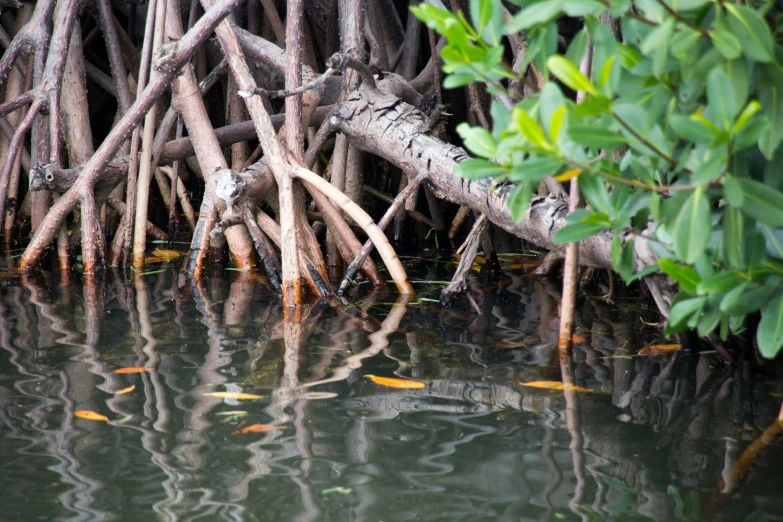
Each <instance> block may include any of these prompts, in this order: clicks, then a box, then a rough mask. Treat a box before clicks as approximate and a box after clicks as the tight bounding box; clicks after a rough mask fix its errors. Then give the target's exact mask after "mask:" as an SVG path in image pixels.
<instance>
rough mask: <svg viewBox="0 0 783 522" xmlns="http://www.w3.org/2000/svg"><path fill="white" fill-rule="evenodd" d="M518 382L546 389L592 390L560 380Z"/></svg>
mask: <svg viewBox="0 0 783 522" xmlns="http://www.w3.org/2000/svg"><path fill="white" fill-rule="evenodd" d="M519 384H521V385H522V386H528V387H530V388H544V389H546V390H569V391H578V392H591V391H593V390H591V389H590V388H582V387H581V386H576V385H573V384H566V383H564V382H560V381H531V382H520V383H519Z"/></svg>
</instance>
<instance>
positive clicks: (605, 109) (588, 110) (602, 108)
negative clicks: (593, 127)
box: [574, 96, 612, 118]
mask: <svg viewBox="0 0 783 522" xmlns="http://www.w3.org/2000/svg"><path fill="white" fill-rule="evenodd" d="M611 111H612V100H610V99H609V98H607V97H606V96H585V98H584V100H582V102H581V103H580V104H579V105H577V106H576V107H575V108H574V114H576V115H577V116H578V117H580V118H589V117H590V116H599V115H601V114H609V113H610V112H611Z"/></svg>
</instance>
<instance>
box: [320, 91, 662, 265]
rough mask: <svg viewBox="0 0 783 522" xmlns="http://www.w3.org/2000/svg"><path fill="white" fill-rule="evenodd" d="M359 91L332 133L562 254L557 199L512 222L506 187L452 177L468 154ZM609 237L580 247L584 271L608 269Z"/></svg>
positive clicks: (639, 256) (564, 210) (537, 203)
mask: <svg viewBox="0 0 783 522" xmlns="http://www.w3.org/2000/svg"><path fill="white" fill-rule="evenodd" d="M378 86H379V89H380V91H370V90H366V89H359V90H357V91H354V92H352V93H350V94H349V95H348V96H346V98H345V100H344V102H343V103H341V104H340V105H338V107H337V108H336V110H335V113H334V116H332V118H331V120H330V123H331V125H332V127H333V128H334V129H335V131H339V132H342V133H344V134H346V135H347V136H348V138H349V140H350V141H351V143H352V144H353V145H356V146H358V147H360V148H362V149H364V150H366V151H368V152H371V153H373V154H376V155H378V156H381V157H383V158H386V159H387V160H389V161H390V162H392V163H393V164H395V165H397V166H398V167H400V168H401V169H402V170H403V171H404V172H405V173H406V174H407V175H408V177H409V178H413V177H415V176H416V175H417V174H418V173H419V172H421V171H422V170H424V171H426V172H428V174H429V178H428V183H429V185H430V187H431V188H432V189H433V192H434V193H435V195H436V196H437V197H439V198H441V199H446V200H448V201H451V202H453V203H457V204H459V205H466V206H468V207H470V208H472V209H473V210H475V211H478V212H481V213H482V214H486V216H487V219H489V220H490V221H491V222H492V223H494V224H496V225H497V226H499V227H501V228H503V229H504V230H506V231H508V232H509V233H511V234H513V235H515V236H517V237H520V238H522V239H525V240H527V241H529V242H531V243H533V244H535V245H536V246H538V247H541V248H545V249H548V250H551V251H554V252H555V253H560V254H562V253H563V252H564V250H565V247H564V246H563V245H555V244H554V243H553V242H552V237H553V236H554V234H555V232H557V231H558V230H559V229H560V228H562V227H563V226H564V225H565V218H566V216H567V214H568V206H567V204H566V202H565V201H563V200H562V199H560V198H543V197H534V198H533V199H532V201H531V204H530V209H529V210H528V212H527V215H526V217H525V219H523V220H522V221H521V222H519V223H516V222H514V220H513V218H512V217H511V213H510V212H509V210H508V207H507V206H506V199H507V198H508V194H509V192H510V189H511V187H506V186H501V187H500V188H499V189H496V190H493V189H492V188H491V187H490V181H489V180H482V181H468V180H464V179H462V178H459V177H457V176H456V175H455V174H454V169H455V168H456V167H457V164H458V163H459V162H460V161H462V160H464V159H467V158H468V154H467V152H466V151H465V150H464V149H462V148H460V147H456V146H454V145H450V144H448V143H444V142H443V141H441V140H439V139H437V138H435V137H433V136H430V135H427V134H424V133H422V132H420V129H423V128H425V125H424V123H425V122H426V116H424V114H422V113H421V112H420V111H418V110H417V109H415V108H414V107H412V106H410V105H408V104H407V103H405V102H403V101H401V100H400V99H399V98H396V97H395V96H393V95H391V94H387V93H385V92H382V91H383V89H384V84H383V82H379V85H378ZM612 238H613V235H612V233H611V232H602V233H600V234H598V235H596V236H594V237H592V238H590V239H588V240H586V241H584V242H582V244H581V245H580V250H579V257H580V260H581V263H582V264H583V265H585V266H595V267H601V268H611V266H612V259H611V252H612ZM634 246H635V250H636V266H637V269H641V268H644V267H647V266H650V265H652V264H653V263H655V261H656V257H655V255H654V254H653V253H652V252H651V251H650V249H649V246H648V245H647V241H646V240H644V238H641V237H639V238H637V239H636V241H635V242H634Z"/></svg>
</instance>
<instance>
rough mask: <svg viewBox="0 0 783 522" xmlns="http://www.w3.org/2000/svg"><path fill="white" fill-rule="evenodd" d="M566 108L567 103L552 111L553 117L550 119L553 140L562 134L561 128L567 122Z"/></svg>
mask: <svg viewBox="0 0 783 522" xmlns="http://www.w3.org/2000/svg"><path fill="white" fill-rule="evenodd" d="M565 117H566V108H565V105H563V106H562V107H559V108H558V109H557V110H555V112H553V113H552V119H551V120H549V139H550V140H552V141H553V142H554V141H555V140H557V138H558V136H560V129H562V128H563V123H565Z"/></svg>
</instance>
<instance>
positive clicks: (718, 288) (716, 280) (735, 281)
mask: <svg viewBox="0 0 783 522" xmlns="http://www.w3.org/2000/svg"><path fill="white" fill-rule="evenodd" d="M742 281H743V280H742V279H741V278H740V276H739V275H738V274H737V273H736V272H734V271H731V272H718V273H717V274H715V275H711V276H710V277H707V278H705V279H703V280H702V281H701V282H700V283H699V285H698V287H697V288H696V292H697V293H698V294H699V295H704V294H714V293H721V292H728V291H729V290H732V289H734V288H736V287H737V286H738V285H739V284H741V283H742Z"/></svg>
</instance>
